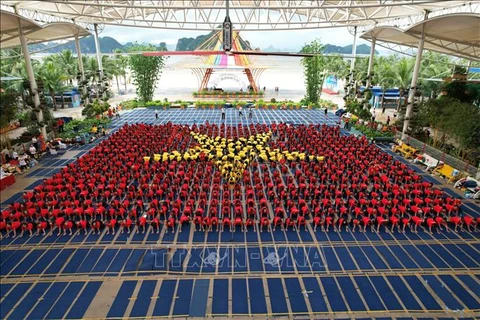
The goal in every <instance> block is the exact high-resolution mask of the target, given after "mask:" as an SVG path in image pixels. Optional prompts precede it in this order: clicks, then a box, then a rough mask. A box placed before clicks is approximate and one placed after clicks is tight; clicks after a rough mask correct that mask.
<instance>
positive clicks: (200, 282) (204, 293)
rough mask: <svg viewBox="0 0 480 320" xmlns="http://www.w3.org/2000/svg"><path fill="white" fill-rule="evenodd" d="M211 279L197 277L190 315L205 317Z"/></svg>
mask: <svg viewBox="0 0 480 320" xmlns="http://www.w3.org/2000/svg"><path fill="white" fill-rule="evenodd" d="M209 287H210V280H208V279H196V280H195V285H194V287H193V294H192V301H191V303H190V317H199V318H205V315H206V313H207V300H208V289H209Z"/></svg>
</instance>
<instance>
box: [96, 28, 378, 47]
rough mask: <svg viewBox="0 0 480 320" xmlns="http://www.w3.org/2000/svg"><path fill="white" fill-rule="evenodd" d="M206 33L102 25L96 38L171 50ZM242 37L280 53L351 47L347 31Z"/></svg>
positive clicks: (250, 33) (254, 33)
mask: <svg viewBox="0 0 480 320" xmlns="http://www.w3.org/2000/svg"><path fill="white" fill-rule="evenodd" d="M206 33H207V32H206V31H191V30H161V29H148V28H132V27H117V26H108V25H106V26H105V29H104V30H103V32H102V33H101V34H100V37H105V36H109V37H112V38H115V39H116V40H117V41H118V42H120V43H122V44H125V43H127V42H135V41H137V42H150V43H156V44H158V43H160V42H165V43H166V44H167V46H169V48H172V47H175V45H176V44H177V40H178V39H179V38H182V37H196V36H199V35H202V34H206ZM241 35H242V37H243V38H244V39H245V40H248V41H250V43H251V44H252V46H253V47H255V48H257V47H258V48H261V49H265V48H267V47H269V46H273V47H275V48H277V49H280V50H289V51H290V50H292V51H297V50H299V49H300V48H301V47H302V46H303V45H304V44H306V43H309V42H310V41H312V40H315V39H320V40H321V42H322V43H323V44H327V43H328V44H334V45H337V46H345V45H349V44H353V35H351V34H350V32H349V31H348V30H347V28H331V29H316V30H290V31H243V32H241ZM357 44H358V45H360V44H369V42H368V41H365V40H363V39H360V38H358V39H357Z"/></svg>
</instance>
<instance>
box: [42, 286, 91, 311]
mask: <svg viewBox="0 0 480 320" xmlns="http://www.w3.org/2000/svg"><path fill="white" fill-rule="evenodd" d="M84 285H85V282H71V283H70V284H69V285H68V287H67V288H66V289H65V291H64V292H63V294H62V295H61V296H60V297H58V299H57V302H56V303H55V305H54V306H53V307H52V309H51V311H50V312H49V314H48V315H47V319H63V317H64V315H65V313H66V312H67V310H68V309H69V308H70V307H71V306H72V303H73V301H74V300H75V298H76V297H77V295H78V294H79V293H80V291H81V290H82V288H83V287H84Z"/></svg>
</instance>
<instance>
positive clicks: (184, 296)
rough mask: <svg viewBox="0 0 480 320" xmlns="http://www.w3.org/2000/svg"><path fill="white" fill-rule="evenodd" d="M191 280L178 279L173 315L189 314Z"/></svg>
mask: <svg viewBox="0 0 480 320" xmlns="http://www.w3.org/2000/svg"><path fill="white" fill-rule="evenodd" d="M192 289H193V280H179V282H178V289H177V297H178V298H177V299H175V306H174V307H173V314H172V315H175V316H180V315H183V316H188V315H189V314H190V302H191V297H192Z"/></svg>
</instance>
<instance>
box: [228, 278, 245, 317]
mask: <svg viewBox="0 0 480 320" xmlns="http://www.w3.org/2000/svg"><path fill="white" fill-rule="evenodd" d="M232 313H233V314H248V301H247V282H246V280H245V279H232Z"/></svg>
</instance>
